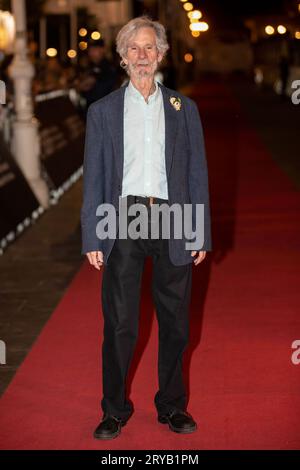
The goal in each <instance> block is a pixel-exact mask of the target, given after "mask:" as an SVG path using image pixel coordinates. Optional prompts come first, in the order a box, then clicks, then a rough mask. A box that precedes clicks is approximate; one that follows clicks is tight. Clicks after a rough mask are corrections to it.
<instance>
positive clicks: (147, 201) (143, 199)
mask: <svg viewBox="0 0 300 470" xmlns="http://www.w3.org/2000/svg"><path fill="white" fill-rule="evenodd" d="M127 200H128V203H129V204H143V205H145V206H147V207H150V206H152V205H153V204H167V203H168V202H169V201H168V199H161V198H159V197H154V196H134V195H129V196H127Z"/></svg>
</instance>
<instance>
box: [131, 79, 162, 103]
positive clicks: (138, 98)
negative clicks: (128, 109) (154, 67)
mask: <svg viewBox="0 0 300 470" xmlns="http://www.w3.org/2000/svg"><path fill="white" fill-rule="evenodd" d="M154 85H155V90H154V92H153V93H152V94H151V95H149V96H148V103H146V101H145V98H144V97H143V95H142V93H140V92H139V90H137V88H135V86H134V85H133V83H132V82H131V80H129V84H128V87H127V92H128V95H129V96H130V98H132V99H134V101H136V102H139V101H144V103H145V104H149V103H152V102H154V101H156V100H157V97H158V94H159V86H158V84H157V81H156V80H154Z"/></svg>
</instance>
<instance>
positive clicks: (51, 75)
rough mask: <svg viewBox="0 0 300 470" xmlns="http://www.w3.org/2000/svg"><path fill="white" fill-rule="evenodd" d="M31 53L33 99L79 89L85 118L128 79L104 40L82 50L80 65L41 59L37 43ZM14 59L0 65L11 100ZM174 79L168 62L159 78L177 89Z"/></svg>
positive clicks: (69, 61) (0, 74) (50, 58)
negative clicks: (92, 105) (59, 91)
mask: <svg viewBox="0 0 300 470" xmlns="http://www.w3.org/2000/svg"><path fill="white" fill-rule="evenodd" d="M28 52H29V58H30V60H31V62H32V64H33V65H34V68H35V76H34V79H33V81H32V93H33V96H36V95H38V94H40V93H45V92H50V91H54V90H62V89H70V88H72V89H75V90H76V91H77V93H78V95H79V96H80V103H81V108H82V111H83V114H84V115H85V113H86V110H87V108H88V106H89V105H90V104H91V103H92V102H94V101H96V100H97V99H99V98H102V97H103V96H105V95H107V94H108V93H110V92H111V91H113V90H115V89H117V88H119V87H120V86H121V85H122V84H124V83H125V82H126V81H127V80H128V76H127V74H126V72H125V71H124V69H122V68H121V67H120V58H119V56H118V54H117V53H116V52H114V51H112V53H111V54H110V55H111V56H112V59H109V58H108V54H107V51H106V44H105V41H104V40H103V39H99V40H97V41H91V42H90V43H89V45H88V48H87V49H86V50H85V51H80V53H79V54H78V57H77V61H76V62H75V61H72V60H71V59H68V60H67V61H65V62H61V61H60V60H59V58H58V57H57V56H55V57H47V58H45V59H40V58H39V57H37V44H36V43H34V42H32V43H29V46H28ZM12 59H13V55H7V56H5V57H4V59H3V60H2V62H0V79H1V80H3V81H4V82H5V83H6V92H7V101H9V100H10V99H11V98H12V94H13V84H12V81H11V78H10V74H9V68H10V66H11V63H12ZM162 73H163V75H162ZM163 77H164V78H163ZM174 77H175V74H174V73H173V70H172V67H171V64H170V63H166V64H165V65H164V70H163V71H162V72H160V75H159V76H158V77H157V78H158V80H161V81H164V82H165V84H166V85H167V86H170V87H171V88H173V87H175V83H174Z"/></svg>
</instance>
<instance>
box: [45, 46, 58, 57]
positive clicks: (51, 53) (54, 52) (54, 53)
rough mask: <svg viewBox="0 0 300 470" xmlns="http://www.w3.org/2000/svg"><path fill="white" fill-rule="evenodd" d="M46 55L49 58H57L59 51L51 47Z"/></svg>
mask: <svg viewBox="0 0 300 470" xmlns="http://www.w3.org/2000/svg"><path fill="white" fill-rule="evenodd" d="M46 54H47V56H48V57H56V56H57V49H55V47H49V48H48V49H47V50H46Z"/></svg>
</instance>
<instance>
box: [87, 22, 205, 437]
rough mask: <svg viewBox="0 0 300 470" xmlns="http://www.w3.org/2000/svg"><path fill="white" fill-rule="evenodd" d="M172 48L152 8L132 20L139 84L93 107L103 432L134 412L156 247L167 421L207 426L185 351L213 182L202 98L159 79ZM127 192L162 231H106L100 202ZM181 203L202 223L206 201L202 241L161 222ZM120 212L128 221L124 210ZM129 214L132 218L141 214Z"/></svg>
mask: <svg viewBox="0 0 300 470" xmlns="http://www.w3.org/2000/svg"><path fill="white" fill-rule="evenodd" d="M168 48H169V46H168V43H167V39H166V33H165V29H164V27H163V26H162V25H161V24H160V23H158V22H155V21H152V20H151V19H150V18H148V17H146V16H142V17H139V18H135V19H133V20H131V21H130V22H129V23H128V24H126V25H125V26H124V27H123V28H122V29H121V30H120V32H119V33H118V36H117V51H118V53H119V54H120V56H121V58H122V60H121V66H122V67H124V68H125V70H126V71H127V73H128V75H129V78H130V80H129V83H128V84H127V85H126V86H123V87H121V88H120V89H118V90H116V91H114V92H112V93H110V94H109V95H107V96H106V97H104V98H102V99H100V100H98V101H96V102H95V103H93V104H92V105H91V106H90V107H89V110H88V117H87V133H86V143H85V155H84V182H83V184H84V190H83V205H82V209H81V223H82V254H86V255H87V257H88V260H89V262H90V264H91V265H92V266H94V267H95V268H96V269H98V270H100V269H101V267H103V266H104V271H103V279H102V311H103V316H104V340H103V345H102V370H103V398H102V400H101V407H102V410H103V417H102V420H101V422H100V424H99V425H98V427H97V428H96V430H95V432H94V437H95V438H97V439H112V438H115V437H117V436H118V435H119V434H120V432H121V427H122V426H124V425H125V424H126V422H127V420H128V419H129V417H130V416H131V414H132V413H133V407H132V404H131V402H130V401H129V400H128V398H127V396H126V379H127V374H128V369H129V366H130V363H131V359H132V356H133V352H134V348H135V343H136V339H137V335H138V319H139V301H140V287H141V278H142V273H143V267H144V261H145V257H146V256H151V257H152V260H153V282H152V292H153V299H154V304H155V309H156V314H157V318H158V325H159V358H158V375H159V390H158V391H157V393H156V395H155V397H154V404H155V407H156V410H157V414H158V421H159V422H160V423H165V424H168V426H169V428H170V429H171V430H172V431H174V432H177V433H191V432H194V431H195V430H196V429H197V424H196V422H195V421H194V419H193V418H192V416H191V414H190V413H188V412H187V411H186V405H187V394H186V389H185V385H184V382H183V374H182V358H183V352H184V349H185V348H186V346H187V344H188V336H189V322H188V313H189V302H190V292H191V276H192V264H193V263H194V265H199V263H201V262H202V261H203V260H204V258H205V255H206V251H210V250H211V235H210V209H209V191H208V178H207V165H206V157H205V149H204V142H203V134H202V126H201V121H200V117H199V113H198V109H197V106H196V103H195V102H194V101H193V100H191V99H190V98H188V97H185V96H183V95H181V94H179V93H178V92H175V91H173V90H171V89H169V88H167V87H165V86H163V85H162V84H160V83H159V82H157V81H156V80H155V78H154V77H155V72H156V71H157V68H158V66H159V63H160V62H161V61H162V59H163V57H164V55H165V53H166V51H167V50H168ZM120 200H122V201H124V200H126V203H127V207H128V208H130V207H131V206H132V205H135V204H139V205H142V207H143V208H144V209H145V210H146V214H147V215H146V217H149V220H148V219H147V221H146V225H147V226H149V227H150V226H151V227H152V228H153V225H155V224H158V226H159V236H158V237H156V238H155V237H150V238H149V237H148V238H147V237H141V236H140V237H138V238H137V237H130V236H128V237H121V236H119V231H118V233H117V235H116V236H115V237H106V238H105V237H104V236H102V235H103V233H102V229H101V227H102V226H101V225H99V224H98V222H99V206H100V207H101V205H103V204H104V203H109V204H111V205H112V206H113V207H114V208H116V209H117V208H118V207H120V205H119V202H120ZM173 204H178V205H179V206H180V207H183V206H184V204H190V205H191V206H192V214H193V228H195V222H196V219H195V217H196V215H195V214H196V210H195V208H196V206H198V205H202V207H203V208H204V210H203V218H202V219H203V222H204V224H202V226H203V225H204V227H202V229H204V236H203V239H202V243H201V246H198V247H197V248H195V247H194V248H193V249H187V248H186V238H185V237H184V236H182V237H181V238H178V237H175V236H172V234H171V235H170V236H169V237H164V236H163V235H162V233H161V226H162V217H161V213H160V215H159V218H158V219H156V222H153V220H152V218H151V213H152V210H153V208H154V207H155V206H156V207H160V206H162V205H167V206H168V207H169V206H171V205H173ZM97 208H98V210H97ZM100 212H101V211H100ZM116 214H117V225H118V229H120V225H121V214H120V211H119V212H118V210H117V211H116ZM128 214H129V215H128V218H126V224H129V221H132V215H130V213H129V212H128ZM119 219H120V221H119ZM119 222H120V223H119ZM97 224H98V225H97ZM148 224H149V225H148ZM99 227H100V228H99ZM172 228H173V226H172ZM151 233H152V232H151Z"/></svg>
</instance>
